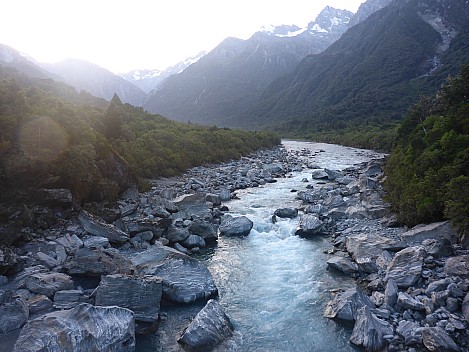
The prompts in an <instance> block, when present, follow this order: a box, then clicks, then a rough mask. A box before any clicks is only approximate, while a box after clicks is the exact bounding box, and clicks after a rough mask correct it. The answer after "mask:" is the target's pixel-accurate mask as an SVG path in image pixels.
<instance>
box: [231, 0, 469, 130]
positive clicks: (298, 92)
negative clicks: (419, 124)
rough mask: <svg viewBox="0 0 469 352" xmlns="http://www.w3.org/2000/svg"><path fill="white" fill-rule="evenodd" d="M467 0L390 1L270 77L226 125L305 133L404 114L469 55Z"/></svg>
mask: <svg viewBox="0 0 469 352" xmlns="http://www.w3.org/2000/svg"><path fill="white" fill-rule="evenodd" d="M468 4H469V1H467V0H440V1H434V0H395V1H393V2H392V3H391V4H390V5H388V6H386V7H384V8H382V9H381V10H379V11H377V12H375V13H373V14H372V15H370V16H369V17H368V18H367V19H366V20H365V21H363V22H361V23H359V24H357V25H355V26H353V27H351V28H350V29H349V30H348V31H347V32H346V33H344V34H343V35H342V37H341V38H340V39H339V40H337V41H336V42H335V43H334V44H332V45H331V46H330V47H329V48H328V49H327V50H325V51H324V52H323V53H321V54H319V55H310V56H307V57H306V58H305V59H304V60H302V62H301V63H300V64H299V65H298V66H297V67H296V69H295V70H293V71H292V72H290V73H289V74H287V75H285V76H283V77H282V78H279V79H277V80H276V81H274V82H272V84H271V85H270V86H269V87H268V88H267V89H266V91H265V92H264V94H263V96H262V97H261V99H260V101H259V103H258V104H257V105H256V106H255V107H253V108H252V109H251V110H250V111H249V112H247V113H246V114H244V116H242V117H241V118H238V119H237V120H233V121H231V125H238V126H244V127H251V128H262V127H264V128H265V127H269V128H275V129H279V130H281V131H283V132H286V131H289V132H295V133H298V134H302V135H303V136H304V132H305V131H309V132H328V131H333V130H335V131H338V130H346V129H347V128H356V127H357V126H359V125H370V126H371V125H374V126H378V127H379V128H382V127H383V126H384V125H386V124H387V123H391V124H392V123H395V122H396V121H399V120H401V118H402V116H403V115H404V114H405V112H406V111H407V109H408V108H409V107H410V106H411V105H412V104H413V103H414V102H415V101H416V100H417V99H418V97H419V95H421V94H431V93H433V92H435V91H436V89H437V88H439V87H440V85H441V84H442V82H443V81H444V80H445V78H446V77H447V75H448V74H453V75H454V74H456V73H457V72H458V70H459V67H460V66H461V65H462V63H463V62H464V61H465V60H467V58H468V57H469V46H468V45H467V43H468V42H469V27H468V26H467V23H469V6H468Z"/></svg>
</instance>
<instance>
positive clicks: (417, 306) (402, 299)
mask: <svg viewBox="0 0 469 352" xmlns="http://www.w3.org/2000/svg"><path fill="white" fill-rule="evenodd" d="M397 304H398V305H399V306H401V307H402V308H404V309H413V310H420V311H424V310H425V304H423V303H422V302H420V301H418V300H417V299H415V298H414V297H412V296H411V295H409V294H408V293H406V292H399V294H398V296H397Z"/></svg>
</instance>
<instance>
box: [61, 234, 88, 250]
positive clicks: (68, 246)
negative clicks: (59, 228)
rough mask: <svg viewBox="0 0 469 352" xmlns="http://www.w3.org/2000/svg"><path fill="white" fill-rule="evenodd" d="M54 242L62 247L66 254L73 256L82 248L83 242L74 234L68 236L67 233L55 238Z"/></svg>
mask: <svg viewBox="0 0 469 352" xmlns="http://www.w3.org/2000/svg"><path fill="white" fill-rule="evenodd" d="M55 241H56V242H57V243H59V244H61V245H62V246H64V248H65V250H66V251H67V253H68V254H75V253H76V251H77V250H78V249H79V248H81V247H83V241H82V240H81V239H79V238H78V236H77V235H75V234H73V235H70V234H68V233H67V234H65V235H64V236H61V237H59V238H57V239H56V240H55Z"/></svg>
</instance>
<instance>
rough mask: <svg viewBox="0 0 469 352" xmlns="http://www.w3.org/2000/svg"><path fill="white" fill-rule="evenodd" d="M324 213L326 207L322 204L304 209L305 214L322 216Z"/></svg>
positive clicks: (311, 205) (310, 205)
mask: <svg viewBox="0 0 469 352" xmlns="http://www.w3.org/2000/svg"><path fill="white" fill-rule="evenodd" d="M326 211H327V207H325V206H324V205H322V204H309V205H307V206H306V208H305V209H304V213H305V214H316V215H322V214H324V213H326Z"/></svg>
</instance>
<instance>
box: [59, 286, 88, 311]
mask: <svg viewBox="0 0 469 352" xmlns="http://www.w3.org/2000/svg"><path fill="white" fill-rule="evenodd" d="M84 300H85V297H84V295H83V291H81V290H62V291H57V292H56V293H55V295H54V308H55V309H71V308H75V307H76V306H77V305H79V304H80V303H82V302H84Z"/></svg>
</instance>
